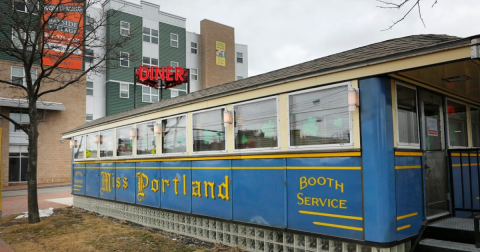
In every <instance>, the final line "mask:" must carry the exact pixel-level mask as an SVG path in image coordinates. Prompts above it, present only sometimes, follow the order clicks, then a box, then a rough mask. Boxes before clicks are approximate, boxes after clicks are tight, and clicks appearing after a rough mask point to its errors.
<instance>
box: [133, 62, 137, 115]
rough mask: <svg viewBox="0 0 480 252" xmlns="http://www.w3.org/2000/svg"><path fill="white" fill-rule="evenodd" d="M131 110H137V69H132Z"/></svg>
mask: <svg viewBox="0 0 480 252" xmlns="http://www.w3.org/2000/svg"><path fill="white" fill-rule="evenodd" d="M133 76H134V77H133V108H137V68H136V67H134V68H133Z"/></svg>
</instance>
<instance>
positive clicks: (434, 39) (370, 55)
mask: <svg viewBox="0 0 480 252" xmlns="http://www.w3.org/2000/svg"><path fill="white" fill-rule="evenodd" d="M469 45H470V38H460V37H454V36H449V35H435V34H428V35H413V36H407V37H402V38H396V39H390V40H386V41H383V42H379V43H374V44H370V45H367V46H363V47H359V48H355V49H352V50H348V51H344V52H340V53H336V54H332V55H329V56H326V57H322V58H318V59H315V60H311V61H307V62H304V63H301V64H297V65H293V66H289V67H285V68H282V69H278V70H275V71H271V72H268V73H264V74H260V75H256V76H252V77H249V78H245V79H242V80H237V81H233V82H229V83H225V84H222V85H218V86H214V87H211V88H206V89H202V90H199V91H197V92H193V93H189V94H186V95H183V96H178V97H174V98H171V99H166V100H162V101H159V102H157V103H154V104H150V105H147V106H144V107H140V108H136V109H131V110H127V111H124V112H121V113H118V114H114V115H110V116H107V117H103V118H99V119H97V120H94V121H90V122H87V123H85V124H83V125H81V126H79V127H77V128H75V129H73V130H71V131H68V132H65V133H64V134H72V133H75V132H77V131H81V130H84V129H88V128H91V127H96V126H100V125H104V124H107V123H111V122H115V121H119V120H124V119H127V118H132V117H137V116H139V115H145V114H149V113H153V112H158V111H162V110H167V109H171V108H174V107H178V106H182V105H186V104H191V103H195V102H199V101H204V100H208V99H213V98H217V97H222V96H227V95H231V94H235V93H240V92H244V91H247V90H252V89H256V88H260V87H267V86H271V85H276V84H279V83H284V82H287V81H290V80H293V79H302V78H308V77H312V76H319V75H322V74H327V73H333V72H339V71H345V70H349V69H354V68H359V67H364V66H369V65H374V64H380V63H385V62H389V61H394V60H400V59H404V58H409V57H414V56H419V55H424V54H429V53H434V52H438V51H443V50H449V49H454V48H459V47H465V46H469ZM439 63H440V62H439Z"/></svg>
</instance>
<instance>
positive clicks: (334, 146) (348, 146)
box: [287, 81, 354, 150]
mask: <svg viewBox="0 0 480 252" xmlns="http://www.w3.org/2000/svg"><path fill="white" fill-rule="evenodd" d="M341 86H347V92H348V90H350V89H351V88H352V83H351V82H350V81H345V82H340V83H335V84H331V85H322V86H321V87H317V88H310V89H305V90H301V91H296V92H292V93H288V94H287V125H288V129H287V132H288V133H287V138H288V150H318V149H352V148H353V139H354V137H353V116H352V114H353V112H348V121H349V126H348V127H349V131H350V143H344V144H319V145H300V146H292V145H291V142H290V96H292V95H297V94H302V93H310V92H315V91H320V90H324V89H330V88H336V87H341ZM347 107H348V104H346V105H345V108H347ZM347 111H348V110H347Z"/></svg>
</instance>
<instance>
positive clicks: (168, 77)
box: [135, 66, 190, 89]
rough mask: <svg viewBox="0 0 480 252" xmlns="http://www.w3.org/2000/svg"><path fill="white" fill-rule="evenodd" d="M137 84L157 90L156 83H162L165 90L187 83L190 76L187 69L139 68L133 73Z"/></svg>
mask: <svg viewBox="0 0 480 252" xmlns="http://www.w3.org/2000/svg"><path fill="white" fill-rule="evenodd" d="M135 75H136V76H135V78H136V79H137V82H138V83H141V84H144V85H147V86H150V87H153V88H157V89H158V88H159V85H158V81H164V82H165V85H164V86H163V87H164V88H165V89H168V88H172V87H176V86H179V85H182V84H183V83H188V82H189V80H190V78H189V77H190V74H189V70H188V69H184V68H182V67H171V66H169V67H158V66H156V67H146V66H140V67H139V68H138V70H137V72H136V73H135Z"/></svg>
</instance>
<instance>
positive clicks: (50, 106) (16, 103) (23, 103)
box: [0, 97, 66, 111]
mask: <svg viewBox="0 0 480 252" xmlns="http://www.w3.org/2000/svg"><path fill="white" fill-rule="evenodd" d="M0 107H10V108H28V101H27V100H23V99H11V98H3V97H0ZM37 109H45V110H59V111H64V110H65V109H66V108H65V105H63V103H60V102H47V101H37Z"/></svg>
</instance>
